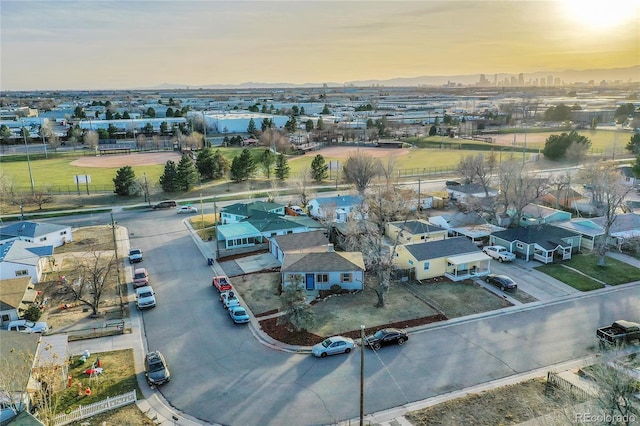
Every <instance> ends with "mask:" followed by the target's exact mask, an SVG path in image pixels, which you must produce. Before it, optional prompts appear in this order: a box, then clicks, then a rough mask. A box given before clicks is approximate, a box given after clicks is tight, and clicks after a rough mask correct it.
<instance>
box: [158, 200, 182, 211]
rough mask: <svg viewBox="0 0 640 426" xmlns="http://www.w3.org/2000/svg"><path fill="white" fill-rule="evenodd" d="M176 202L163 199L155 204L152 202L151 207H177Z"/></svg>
mask: <svg viewBox="0 0 640 426" xmlns="http://www.w3.org/2000/svg"><path fill="white" fill-rule="evenodd" d="M177 206H178V203H176V202H175V201H173V200H164V201H160V202H159V203H157V204H154V205H153V207H152V209H154V210H157V209H170V208H172V207H177Z"/></svg>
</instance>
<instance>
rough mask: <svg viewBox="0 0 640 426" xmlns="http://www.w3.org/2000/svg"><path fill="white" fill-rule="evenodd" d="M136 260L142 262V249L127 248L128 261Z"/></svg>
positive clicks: (134, 261) (132, 262)
mask: <svg viewBox="0 0 640 426" xmlns="http://www.w3.org/2000/svg"><path fill="white" fill-rule="evenodd" d="M138 262H142V250H140V249H131V250H129V263H130V264H134V263H138Z"/></svg>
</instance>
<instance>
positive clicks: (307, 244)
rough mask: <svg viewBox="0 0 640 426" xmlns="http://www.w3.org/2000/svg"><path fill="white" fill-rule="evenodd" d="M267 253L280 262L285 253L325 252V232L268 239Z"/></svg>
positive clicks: (327, 241) (326, 239)
mask: <svg viewBox="0 0 640 426" xmlns="http://www.w3.org/2000/svg"><path fill="white" fill-rule="evenodd" d="M269 240H270V244H269V252H270V253H271V254H272V255H273V256H274V257H275V258H276V259H278V260H279V261H280V262H282V261H283V260H284V256H285V253H310V252H314V251H315V252H322V251H327V246H328V244H329V238H327V234H326V232H325V231H322V230H319V231H309V232H304V233H296V234H286V235H276V236H275V237H272V238H270V239H269Z"/></svg>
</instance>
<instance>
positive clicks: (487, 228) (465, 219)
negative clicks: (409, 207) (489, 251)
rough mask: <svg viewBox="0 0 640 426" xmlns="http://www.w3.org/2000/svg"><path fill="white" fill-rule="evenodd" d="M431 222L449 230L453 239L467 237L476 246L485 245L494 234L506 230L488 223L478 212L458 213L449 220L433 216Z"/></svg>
mask: <svg viewBox="0 0 640 426" xmlns="http://www.w3.org/2000/svg"><path fill="white" fill-rule="evenodd" d="M429 222H430V223H432V224H434V225H437V226H440V227H442V228H444V229H447V231H448V233H449V236H451V237H461V236H462V237H467V238H468V239H469V240H471V242H472V243H474V244H475V245H478V246H481V245H484V244H485V243H486V242H487V241H488V240H489V236H490V235H491V234H492V233H493V232H497V231H503V230H504V229H505V228H503V227H501V226H497V225H493V224H491V223H489V222H487V221H486V220H485V219H484V218H483V217H482V216H480V215H479V214H478V213H476V212H469V213H463V212H458V213H456V214H454V215H453V216H451V217H449V218H448V219H447V218H445V217H443V216H432V217H430V218H429Z"/></svg>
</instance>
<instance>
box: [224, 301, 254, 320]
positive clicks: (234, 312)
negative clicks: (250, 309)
mask: <svg viewBox="0 0 640 426" xmlns="http://www.w3.org/2000/svg"><path fill="white" fill-rule="evenodd" d="M227 311H228V312H229V316H230V317H231V319H232V320H233V322H234V323H236V324H246V323H248V322H249V314H248V313H247V310H246V309H245V308H243V307H242V306H240V305H237V306H231V307H230V308H229V309H228V310H227Z"/></svg>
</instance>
